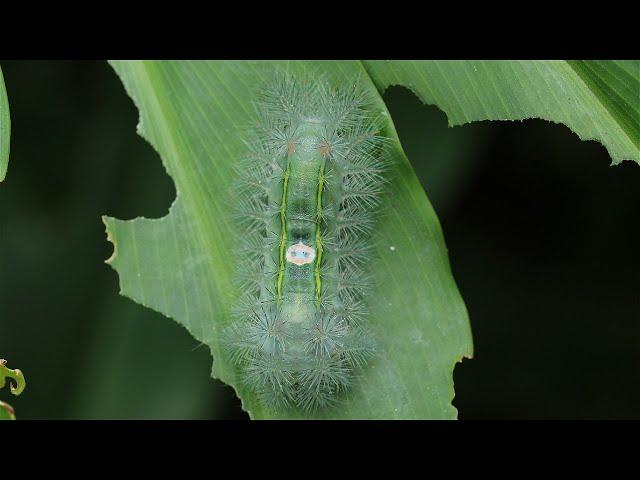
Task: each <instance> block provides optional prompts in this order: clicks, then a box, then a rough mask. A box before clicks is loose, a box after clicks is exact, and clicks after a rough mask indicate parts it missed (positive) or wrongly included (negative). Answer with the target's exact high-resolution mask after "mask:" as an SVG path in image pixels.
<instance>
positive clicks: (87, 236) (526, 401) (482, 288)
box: [0, 61, 640, 419]
mask: <svg viewBox="0 0 640 480" xmlns="http://www.w3.org/2000/svg"><path fill="white" fill-rule="evenodd" d="M0 65H1V66H2V69H3V73H4V76H5V83H6V87H7V92H8V95H9V102H10V108H11V117H12V139H11V160H10V163H9V171H8V174H7V178H6V180H5V182H4V183H2V184H0V357H3V358H6V359H8V361H9V367H11V368H20V369H22V370H23V372H24V373H25V375H26V378H27V382H28V386H27V389H26V390H25V392H24V393H23V395H22V396H20V397H17V398H7V397H9V395H7V394H5V391H4V390H3V391H2V398H3V399H4V400H9V401H10V402H11V403H12V404H13V405H14V407H15V408H16V411H17V415H18V417H19V418H23V419H28V418H56V419H57V418H72V419H75V418H246V415H245V414H244V413H243V412H242V411H241V410H240V408H239V402H238V401H237V400H236V399H235V397H234V394H233V391H232V390H231V388H229V387H226V386H224V385H223V384H221V383H220V382H218V381H214V380H212V379H211V378H210V376H209V372H210V368H211V358H210V355H209V353H208V350H207V348H206V347H200V346H199V345H198V343H197V342H196V341H195V340H194V339H193V338H192V337H190V336H189V335H188V333H187V332H186V330H184V329H183V328H182V327H180V326H178V325H177V324H176V323H174V322H172V321H171V320H168V319H166V318H164V317H163V316H161V315H160V314H157V313H154V312H152V311H151V310H147V309H145V308H143V307H141V306H139V305H137V304H135V303H134V302H132V301H130V300H128V299H126V298H124V297H120V296H119V295H118V279H117V275H116V273H115V272H114V271H113V270H112V269H111V268H110V267H109V266H107V265H105V264H104V263H103V260H105V259H106V258H108V257H109V256H110V254H111V248H112V247H111V244H109V243H108V242H107V241H106V239H105V233H104V227H103V224H102V222H101V220H100V216H101V215H103V214H108V215H112V216H115V217H118V218H125V219H129V218H134V217H136V216H146V217H160V216H164V215H165V214H166V213H167V211H168V207H169V205H170V203H171V201H172V200H173V197H174V194H175V192H174V188H173V184H172V182H171V180H170V178H169V177H168V176H167V175H166V174H165V172H164V169H163V168H162V165H161V163H160V160H159V158H158V156H157V154H156V153H155V151H154V150H153V149H152V147H150V146H149V145H148V144H146V142H145V141H144V140H142V139H141V138H140V137H138V136H137V135H136V133H135V126H136V123H137V112H136V110H135V108H134V106H133V104H132V103H131V101H130V99H129V98H128V97H127V95H126V93H125V91H124V89H123V88H122V86H121V84H120V81H119V80H118V78H117V76H116V75H115V73H114V72H113V71H112V70H111V69H110V67H109V66H108V65H107V64H106V62H44V61H38V62H31V61H30V62H1V63H0ZM385 100H386V101H387V102H388V105H389V109H390V111H391V113H392V116H393V118H394V121H395V123H396V127H397V129H398V133H399V135H400V138H401V140H402V142H403V146H404V148H405V151H406V153H407V155H408V157H409V158H410V159H411V161H412V163H413V165H414V168H415V169H416V172H417V174H418V176H419V177H420V179H421V181H422V184H423V185H424V187H425V189H426V191H427V194H428V195H429V198H430V199H431V202H432V203H433V205H434V207H435V209H436V212H437V213H438V215H439V218H440V221H441V222H442V226H443V229H444V234H445V239H446V241H447V246H448V248H449V256H450V260H451V264H452V269H453V272H454V276H455V278H456V281H457V283H458V286H459V288H460V290H461V292H462V296H463V298H464V299H465V302H466V304H467V308H468V310H469V313H470V317H471V326H472V330H473V336H474V344H475V358H474V359H473V360H465V361H464V362H463V363H462V364H459V365H458V366H457V367H456V370H455V374H454V375H455V383H456V398H455V400H454V404H455V406H456V407H457V408H458V409H459V414H460V418H464V419H479V418H489V419H498V418H505V419H510V418H525V419H556V418H570V419H575V418H578V419H583V418H607V419H613V418H618V419H619V418H640V382H639V380H640V375H639V373H640V368H639V366H640V365H639V358H638V353H637V351H638V346H639V345H640V343H639V341H640V330H639V327H638V320H640V292H639V290H638V287H639V286H640V281H639V280H640V273H639V267H640V253H639V250H638V235H639V233H640V228H639V222H638V219H639V218H640V194H639V187H640V167H638V166H637V165H636V164H633V163H631V162H624V163H623V164H621V165H619V166H616V167H610V166H609V164H610V158H609V156H608V154H607V152H606V150H605V148H604V147H603V146H602V145H600V144H598V143H596V142H581V141H580V140H579V139H578V137H577V136H576V135H574V134H573V133H572V132H571V131H570V130H569V129H568V128H567V127H565V126H563V125H557V124H552V123H550V122H546V121H542V120H527V121H524V122H480V123H475V124H472V125H465V126H462V127H455V128H448V127H447V122H446V116H445V115H444V113H442V112H441V111H440V110H438V109H437V108H436V107H433V106H424V105H422V104H421V103H420V102H419V101H418V100H417V98H416V97H415V96H413V95H412V94H411V93H410V92H408V91H407V90H405V89H402V88H397V87H394V88H392V89H390V90H389V91H388V92H387V93H386V94H385Z"/></svg>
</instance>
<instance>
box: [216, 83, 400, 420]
mask: <svg viewBox="0 0 640 480" xmlns="http://www.w3.org/2000/svg"><path fill="white" fill-rule="evenodd" d="M348 85H349V86H348V87H347V88H344V89H338V88H334V87H333V86H332V85H331V84H330V83H329V82H328V81H327V80H326V79H322V78H321V79H311V78H300V77H295V76H291V75H288V74H277V75H275V77H274V79H273V80H272V81H271V82H269V83H268V84H267V85H265V86H264V87H263V88H262V89H260V91H259V92H258V93H257V95H256V98H257V100H256V101H255V102H254V106H255V113H256V118H257V119H258V121H257V123H256V125H255V128H253V129H251V133H250V135H251V139H247V141H246V142H245V143H246V146H247V149H246V150H247V155H246V157H245V158H243V159H242V160H241V161H239V162H238V167H237V168H236V173H237V175H236V176H237V182H236V185H235V190H234V196H233V197H234V199H236V201H237V206H236V208H235V215H234V218H235V220H236V225H237V226H238V235H237V238H238V239H239V241H238V242H237V244H236V248H235V251H234V259H237V265H238V267H237V272H236V277H237V286H238V291H239V292H241V294H240V296H239V299H238V300H237V304H236V306H235V308H234V311H233V317H232V318H233V320H232V323H231V325H230V326H229V327H228V328H227V329H226V331H225V341H224V345H225V346H226V348H227V350H228V353H229V358H230V359H231V361H232V362H233V364H234V365H236V366H237V368H238V369H239V371H240V375H241V376H242V380H243V382H244V383H245V384H246V385H247V386H248V387H250V388H251V389H252V390H253V391H254V392H255V393H256V395H257V397H258V398H259V400H260V401H261V402H262V403H263V404H264V405H266V406H268V407H270V408H274V409H277V410H281V409H286V408H290V407H293V408H299V409H302V410H304V411H313V410H316V409H318V408H325V407H329V406H332V405H334V404H335V403H336V399H337V397H338V395H339V394H340V393H341V392H344V391H347V390H348V389H349V388H350V387H351V386H352V384H353V382H354V379H355V378H356V377H355V376H356V371H357V369H358V368H360V367H362V366H364V365H365V364H366V363H367V362H369V361H370V359H371V358H372V357H373V356H374V355H375V350H376V346H375V345H376V343H375V339H373V338H372V335H371V334H370V333H369V331H368V330H367V328H366V324H365V317H366V314H367V308H366V297H367V294H368V293H369V292H370V288H371V281H370V279H369V276H368V274H367V265H368V263H369V261H370V259H371V256H372V247H371V242H370V240H371V236H372V233H373V231H374V228H375V218H376V213H377V211H378V209H379V208H380V206H381V201H382V198H383V193H384V190H385V185H386V183H388V181H387V179H386V172H387V171H388V165H389V160H388V155H387V153H386V152H387V148H386V145H387V143H388V142H387V140H388V139H387V138H386V137H384V136H383V135H381V134H380V130H381V127H382V122H381V120H380V118H381V117H380V116H379V115H376V114H374V113H373V107H372V101H371V99H370V98H369V97H368V95H367V94H366V93H365V91H364V89H363V88H362V87H361V86H360V82H359V80H358V79H356V80H355V81H353V82H350V83H349V84H348Z"/></svg>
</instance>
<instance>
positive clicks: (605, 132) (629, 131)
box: [363, 60, 640, 164]
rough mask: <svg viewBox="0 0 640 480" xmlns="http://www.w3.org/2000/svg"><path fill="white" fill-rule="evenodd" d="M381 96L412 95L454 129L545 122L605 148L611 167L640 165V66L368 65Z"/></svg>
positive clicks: (497, 62)
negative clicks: (391, 90) (398, 90)
mask: <svg viewBox="0 0 640 480" xmlns="http://www.w3.org/2000/svg"><path fill="white" fill-rule="evenodd" d="M363 64H364V67H365V69H366V70H367V72H368V73H369V74H370V75H371V79H372V80H373V82H374V83H375V84H376V86H377V87H378V89H379V90H380V91H381V92H382V91H384V90H385V89H386V88H387V87H388V86H390V85H403V86H406V87H408V88H410V89H411V90H413V91H414V92H415V93H416V94H417V95H418V97H419V98H420V99H421V100H422V101H423V102H424V103H427V104H435V105H437V106H438V107H439V108H440V109H441V110H443V111H444V112H445V113H446V114H447V117H448V119H449V124H450V125H462V124H464V123H467V122H476V121H479V120H524V119H527V118H542V119H544V120H549V121H552V122H556V123H563V124H564V125H566V126H567V127H569V128H570V129H571V130H572V131H573V132H575V133H576V134H577V135H578V136H579V137H580V138H581V139H582V140H597V141H598V142H600V143H602V144H603V145H604V146H605V148H606V149H607V151H608V152H609V155H611V158H612V159H613V164H617V163H619V162H621V161H623V160H634V161H635V162H637V163H640V61H638V60H620V61H613V60H605V61H595V60H594V61H569V62H567V61H564V60H542V61H532V60H525V61H511V60H510V61H506V60H488V61H483V60H469V61H459V60H450V61H443V60H438V61H435V60H434V61H413V60H398V61H396V60H393V61H389V60H386V61H378V60H376V61H364V62H363Z"/></svg>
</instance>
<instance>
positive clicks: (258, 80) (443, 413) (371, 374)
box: [104, 62, 472, 418]
mask: <svg viewBox="0 0 640 480" xmlns="http://www.w3.org/2000/svg"><path fill="white" fill-rule="evenodd" d="M113 66H114V68H115V70H116V72H117V73H118V75H119V76H120V78H121V79H122V81H123V83H124V85H125V87H126V89H127V92H128V93H129V95H130V96H131V97H132V98H133V100H134V102H135V104H136V105H137V107H138V109H139V111H140V124H139V133H140V134H141V135H142V136H143V137H144V138H146V139H147V140H148V141H149V142H150V143H151V144H152V145H153V146H154V147H155V149H156V150H157V151H158V152H159V154H160V156H161V158H162V161H163V163H164V165H165V167H166V169H167V172H168V173H169V175H170V176H171V177H172V178H173V180H174V181H175V183H176V191H177V192H178V193H177V198H176V200H175V202H174V204H173V205H172V207H171V209H170V212H169V214H168V215H167V216H166V217H164V218H161V219H157V220H149V219H143V218H138V219H135V220H132V221H121V220H117V219H113V218H108V217H107V218H105V219H104V221H105V223H106V226H107V231H108V236H109V239H110V240H111V242H113V244H114V253H113V256H112V257H111V259H110V260H109V263H110V264H111V265H112V266H113V268H114V269H115V270H116V271H117V272H118V274H119V278H120V288H121V293H123V294H124V295H126V296H128V297H130V298H132V299H134V300H135V301H137V302H139V303H141V304H143V305H146V306H149V307H151V308H153V309H155V310H157V311H159V312H161V313H163V314H165V315H167V316H169V317H171V318H173V319H175V320H176V321H177V322H179V323H180V324H181V325H183V326H185V327H186V328H187V329H188V330H189V331H190V332H191V334H192V335H193V336H194V337H195V338H196V339H198V340H199V341H201V342H203V343H205V344H206V345H208V346H209V347H210V349H211V352H212V355H213V358H214V362H213V372H212V374H213V376H214V377H215V378H219V379H221V380H222V381H224V382H225V383H228V384H230V385H232V386H233V387H234V388H235V389H236V392H237V393H238V395H239V396H240V398H241V400H242V403H243V407H244V409H245V410H246V411H248V412H249V414H250V415H251V417H252V418H282V417H283V416H285V417H287V418H291V417H297V416H298V414H296V413H291V412H287V413H286V414H282V413H280V410H276V409H270V408H269V407H266V406H265V405H268V404H269V402H268V401H267V402H265V401H264V400H265V399H264V398H262V399H261V398H260V396H261V393H260V392H256V391H254V390H252V389H251V388H249V387H248V386H247V383H246V381H243V378H241V377H240V376H239V375H238V371H237V368H235V363H234V358H233V356H232V355H231V354H230V353H229V349H228V348H225V342H224V332H225V331H227V327H228V326H229V325H232V324H233V322H234V319H235V318H237V315H235V314H234V302H233V301H234V299H235V298H236V297H237V296H238V295H237V293H238V292H237V291H235V290H234V289H237V288H239V287H238V284H237V282H234V281H233V274H234V271H235V270H236V266H237V263H238V262H239V261H240V260H241V259H239V258H238V251H239V246H241V245H243V244H244V243H246V242H245V239H242V238H237V234H235V233H234V232H236V229H235V228H234V222H235V219H234V218H233V215H232V213H233V212H234V211H237V208H235V207H237V205H236V202H237V200H238V198H236V197H235V193H234V192H236V191H237V190H234V189H233V188H231V183H232V181H233V178H235V175H234V170H235V169H236V167H237V165H238V162H239V161H240V160H241V159H242V158H243V156H245V154H246V152H247V141H249V143H251V142H250V141H251V139H250V138H249V139H247V137H246V133H247V130H246V125H248V124H250V123H251V122H252V121H253V122H255V121H256V120H258V118H256V116H255V115H256V111H255V109H254V107H253V106H254V103H255V101H256V100H257V98H256V95H257V87H258V86H259V85H261V84H264V83H265V82H266V81H268V80H269V79H270V78H272V77H273V75H274V74H275V72H277V71H282V72H286V73H287V74H292V75H300V76H306V77H318V78H320V77H322V78H326V79H327V81H328V82H329V83H330V84H332V85H339V86H344V87H348V86H349V82H351V81H352V79H353V78H356V77H357V76H360V77H361V79H362V85H363V88H364V91H365V93H366V94H367V95H368V96H369V97H370V98H371V99H372V104H373V108H375V109H376V110H377V112H378V114H379V117H380V118H381V122H382V123H383V126H384V130H385V132H386V134H387V136H389V137H390V141H389V143H390V145H389V156H390V157H391V158H390V161H389V165H390V167H389V168H390V171H389V172H388V173H389V177H390V178H392V179H393V181H392V182H390V183H389V185H388V187H389V188H388V193H386V195H388V197H389V199H390V205H388V206H387V207H385V209H384V212H383V213H382V214H381V215H380V217H379V218H376V221H375V222H371V221H369V219H368V218H361V219H359V220H361V221H358V222H356V221H354V222H353V225H351V226H350V227H349V230H348V232H345V234H347V233H348V234H349V235H348V236H349V238H352V237H353V238H354V241H353V242H352V243H349V244H348V245H346V244H345V245H344V246H343V248H344V249H345V252H342V253H343V254H344V255H347V254H348V252H347V251H346V250H347V249H346V247H347V246H349V247H352V248H353V249H354V251H355V252H357V253H355V254H354V256H353V261H354V262H358V261H359V257H358V255H360V256H362V255H364V249H365V247H366V248H367V249H368V250H367V255H369V253H370V256H371V258H372V260H371V262H370V267H371V268H370V270H371V272H370V273H371V279H370V283H371V287H372V291H371V293H370V294H369V295H368V297H367V299H366V304H367V305H366V307H367V308H366V309H365V308H363V306H362V305H359V304H358V303H354V304H353V305H351V306H350V307H349V308H350V309H351V310H352V312H351V311H350V312H349V315H350V316H352V317H353V318H359V321H358V323H360V322H361V323H363V324H365V323H366V325H367V328H368V329H369V330H370V331H371V334H372V337H373V338H374V339H375V349H376V354H375V356H373V357H372V358H371V355H370V353H369V352H370V351H371V345H370V344H369V343H368V342H367V341H366V339H365V338H359V337H353V338H351V337H349V342H348V343H347V342H346V339H345V340H344V343H345V346H344V348H345V354H348V356H349V359H350V362H351V363H352V364H354V365H357V366H360V365H363V367H362V368H360V369H359V370H358V378H357V382H356V383H355V385H354V386H353V388H352V389H350V390H349V391H348V392H346V394H345V396H344V398H343V399H342V400H341V402H340V403H339V404H338V405H337V406H336V407H335V408H332V409H330V410H327V409H322V408H320V409H317V410H314V411H313V413H312V414H300V416H305V417H307V418H309V417H313V418H455V416H456V410H455V408H454V407H453V406H452V405H451V400H452V398H453V395H454V393H453V379H452V372H453V367H454V365H455V363H456V362H458V361H460V360H461V359H462V357H464V356H470V355H471V353H472V346H471V333H470V329H469V324H468V319H467V313H466V310H465V307H464V304H463V302H462V299H461V298H460V295H459V293H458V290H457V288H456V285H455V283H454V280H453V277H452V275H451V271H450V269H449V264H448V260H447V255H446V248H445V245H444V240H443V237H442V232H441V229H440V225H439V223H438V220H437V218H436V216H435V214H434V212H433V210H432V208H431V206H430V204H429V202H428V200H427V198H426V195H425V193H424V191H423V189H422V187H421V185H420V183H419V182H418V180H417V178H416V176H415V174H414V172H413V170H412V168H411V166H410V164H409V162H408V160H407V158H406V157H405V155H404V153H403V151H402V148H401V146H400V144H399V141H398V138H397V135H396V133H395V129H394V127H393V123H392V122H391V119H390V118H389V115H388V112H387V110H386V107H385V105H384V103H383V101H382V99H381V98H380V96H379V93H378V92H377V90H376V88H375V86H374V84H373V83H372V82H371V81H370V80H369V78H368V76H367V75H366V73H365V72H364V71H363V70H362V66H361V65H360V63H358V62H113ZM340 115H341V113H340V109H338V108H336V118H342V117H340ZM344 121H345V122H347V123H348V122H358V121H359V119H358V118H347V119H346V120H344ZM354 168H355V167H354ZM375 173H376V172H373V173H371V169H370V168H369V169H368V170H367V171H366V172H364V173H363V174H362V175H365V174H369V175H373V174H375ZM385 174H386V173H385ZM358 175H360V173H358V172H356V171H354V177H353V182H354V185H352V186H351V187H352V190H353V192H354V195H355V193H357V192H356V191H355V190H356V187H357V186H358V185H362V184H363V182H364V183H365V184H366V182H368V181H370V180H371V179H369V178H368V177H363V176H360V177H358ZM371 178H373V177H371ZM259 180H260V177H259V176H253V177H251V178H250V179H249V180H247V182H245V183H246V185H245V186H244V187H243V188H252V187H251V185H250V184H252V183H259ZM327 181H330V179H328V180H327ZM141 188H142V186H141ZM360 190H362V189H360ZM365 193H367V195H369V196H370V197H371V198H372V200H371V201H372V202H373V201H374V199H375V195H374V194H373V193H375V192H369V191H366V192H365ZM359 198H363V197H362V195H360V197H359ZM367 198H368V197H367ZM357 206H358V205H356V204H354V205H350V206H349V207H348V208H357ZM241 207H242V206H241ZM254 207H255V206H254V205H253V206H252V205H248V206H247V212H252V213H253V214H254V216H256V215H255V212H256V209H255V208H254ZM262 213H263V214H265V215H269V214H270V212H262ZM327 214H328V213H327ZM257 216H259V215H257ZM247 221H248V222H252V221H253V220H252V219H251V218H248V217H247ZM370 230H373V233H375V237H376V239H377V240H376V242H375V243H374V244H373V245H360V244H358V242H357V241H355V239H358V238H360V233H358V232H359V231H363V232H364V231H370ZM267 240H268V239H267ZM327 241H330V239H327ZM334 241H335V239H334ZM267 243H268V242H267ZM256 245H257V246H258V247H259V244H256ZM294 253H295V254H299V253H300V252H298V251H297V250H296V251H295V252H291V254H294ZM356 266H357V265H356ZM353 270H354V271H355V270H356V268H355V266H354V268H353ZM340 280H341V281H344V282H349V284H350V285H354V286H356V285H357V284H358V283H357V282H358V281H361V279H358V278H346V277H345V278H341V279H340ZM235 307H236V309H237V305H236V306H235ZM249 309H250V308H249ZM360 317H362V318H360ZM365 317H366V318H365ZM277 346H278V344H277V342H273V348H276V347H277ZM250 347H251V345H248V347H247V348H250ZM316 347H317V345H315V344H313V345H310V346H309V348H316ZM347 347H348V348H347ZM319 348H324V346H322V345H321V346H320V347H319ZM242 352H244V350H241V351H240V354H238V355H240V356H241V354H242ZM236 356H237V355H236ZM235 360H237V358H235ZM266 360H269V362H267V363H265V368H263V369H261V370H260V371H259V372H258V373H260V372H262V373H261V375H260V377H259V378H258V379H256V382H259V381H262V382H267V383H268V387H269V388H268V389H264V391H262V396H263V397H264V396H265V395H267V396H268V395H270V394H271V393H272V392H273V390H274V389H278V388H280V387H281V386H282V385H286V384H287V382H289V381H291V379H290V378H289V377H288V376H287V375H284V376H283V375H275V374H272V375H270V376H266V374H265V372H266V373H269V372H271V373H273V372H277V371H280V370H278V369H275V370H274V369H273V368H271V367H273V365H272V363H273V362H272V361H271V360H270V359H268V358H266V359H265V361H266ZM341 368H342V367H340V368H338V367H337V366H336V365H333V364H326V365H325V364H322V363H318V364H317V365H315V366H314V368H312V369H309V371H308V373H307V374H308V377H309V378H308V379H306V380H308V382H309V384H312V385H317V387H318V389H320V390H323V389H328V390H333V389H339V390H343V389H344V382H345V375H344V372H343V371H342V370H341ZM250 373H253V372H250ZM267 383H265V385H267ZM285 400H286V398H285Z"/></svg>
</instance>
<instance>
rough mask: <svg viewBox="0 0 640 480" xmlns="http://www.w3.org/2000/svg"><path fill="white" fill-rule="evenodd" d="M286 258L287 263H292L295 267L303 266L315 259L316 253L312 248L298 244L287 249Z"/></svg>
mask: <svg viewBox="0 0 640 480" xmlns="http://www.w3.org/2000/svg"><path fill="white" fill-rule="evenodd" d="M286 258H287V262H290V263H294V264H296V265H305V264H307V263H311V262H313V259H314V258H316V251H315V249H314V248H313V247H310V246H309V245H305V244H304V243H302V242H298V243H296V244H295V245H291V246H290V247H289V248H287V255H286Z"/></svg>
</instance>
